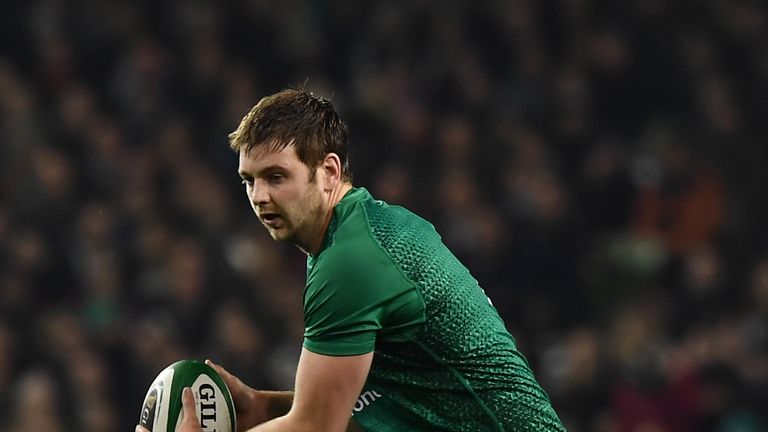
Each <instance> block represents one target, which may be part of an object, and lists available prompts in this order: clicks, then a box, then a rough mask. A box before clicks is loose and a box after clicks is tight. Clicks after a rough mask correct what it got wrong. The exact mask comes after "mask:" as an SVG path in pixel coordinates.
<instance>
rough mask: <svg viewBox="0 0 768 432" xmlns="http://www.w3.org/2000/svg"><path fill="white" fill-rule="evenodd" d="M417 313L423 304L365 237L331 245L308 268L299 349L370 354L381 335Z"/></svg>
mask: <svg viewBox="0 0 768 432" xmlns="http://www.w3.org/2000/svg"><path fill="white" fill-rule="evenodd" d="M421 317H423V302H421V301H420V296H419V295H418V293H417V292H416V288H415V287H414V286H413V284H412V283H410V282H409V281H408V280H406V279H405V277H404V276H403V275H402V273H401V272H400V271H399V269H398V268H397V267H396V266H395V264H394V263H393V262H392V260H391V259H390V258H389V257H388V256H387V255H386V254H385V253H384V252H383V251H382V250H381V249H379V248H378V247H377V246H376V245H373V244H372V242H371V241H369V242H365V241H358V242H354V244H350V245H344V247H335V248H332V249H330V250H327V251H326V252H325V253H323V254H321V255H320V256H319V257H318V258H317V260H316V262H315V263H314V265H313V268H312V269H311V270H310V271H309V274H308V277H307V287H306V291H305V293H304V321H305V330H304V347H305V348H306V349H308V350H310V351H312V352H315V353H318V354H324V355H339V356H344V355H359V354H365V353H369V352H372V351H373V350H374V348H375V344H376V340H377V337H378V336H379V335H380V334H381V333H382V332H386V333H392V332H395V333H396V332H397V331H398V329H407V328H409V327H411V326H412V325H413V324H415V323H416V322H417V321H419V320H420V318H421Z"/></svg>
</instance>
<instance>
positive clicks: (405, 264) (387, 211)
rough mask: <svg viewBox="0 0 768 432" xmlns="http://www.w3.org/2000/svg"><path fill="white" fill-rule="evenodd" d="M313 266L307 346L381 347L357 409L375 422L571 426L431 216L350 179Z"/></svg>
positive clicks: (458, 427)
mask: <svg viewBox="0 0 768 432" xmlns="http://www.w3.org/2000/svg"><path fill="white" fill-rule="evenodd" d="M307 270H308V274H307V287H306V290H305V295H304V310H305V320H306V332H305V340H304V346H305V347H306V348H307V349H309V350H311V351H313V352H317V353H320V354H328V355H354V354H362V353H366V352H370V351H371V350H373V351H375V353H374V360H373V365H372V367H371V371H370V373H369V375H368V380H367V382H366V384H365V387H364V389H363V393H362V394H361V397H360V399H359V400H358V403H357V405H356V406H355V410H354V412H353V415H354V419H355V421H356V422H357V423H358V424H360V425H361V426H362V427H364V428H365V429H366V430H368V431H375V432H378V431H381V432H384V431H486V430H487V431H502V430H504V431H561V430H564V428H563V426H562V425H561V423H560V421H559V419H558V418H557V415H556V414H555V412H554V410H553V408H552V406H551V404H550V401H549V398H548V397H547V395H546V394H545V393H544V391H543V390H542V389H541V387H540V386H539V384H538V383H537V382H536V380H535V378H534V376H533V373H532V372H531V370H530V368H529V366H528V363H527V361H526V360H525V358H524V357H523V356H522V354H520V352H518V350H517V348H516V346H515V341H514V339H513V338H512V336H511V335H510V334H509V332H508V331H507V330H506V328H505V326H504V323H503V322H502V320H501V319H500V318H499V315H498V313H497V312H496V310H495V309H494V307H493V306H492V305H491V303H490V301H489V300H488V298H487V297H486V295H485V293H484V292H483V291H482V289H480V287H479V286H478V283H477V281H476V280H475V279H474V278H473V277H472V276H471V275H470V274H469V271H468V270H467V269H466V268H465V267H464V266H463V265H462V264H461V263H460V262H459V261H458V259H457V258H456V257H455V256H454V255H453V254H452V253H451V252H450V251H449V250H448V249H447V248H446V247H445V245H444V244H443V243H442V241H441V239H440V236H439V235H438V234H437V232H436V231H435V229H434V227H433V226H432V225H431V224H430V223H428V222H427V221H425V220H424V219H422V218H420V217H418V216H416V215H414V214H413V213H411V212H409V211H408V210H406V209H404V208H402V207H398V206H392V205H388V204H386V203H384V202H382V201H378V200H374V199H373V198H372V197H371V196H370V194H369V193H368V191H366V190H365V189H363V188H358V189H353V190H352V191H351V192H349V193H348V194H347V195H346V196H345V197H344V199H342V201H341V202H340V203H339V204H338V205H337V206H336V208H335V210H334V217H333V219H332V221H331V225H330V226H329V229H328V233H327V235H326V239H325V243H324V248H323V249H322V251H321V252H320V253H319V254H317V255H316V256H314V257H309V258H308V261H307Z"/></svg>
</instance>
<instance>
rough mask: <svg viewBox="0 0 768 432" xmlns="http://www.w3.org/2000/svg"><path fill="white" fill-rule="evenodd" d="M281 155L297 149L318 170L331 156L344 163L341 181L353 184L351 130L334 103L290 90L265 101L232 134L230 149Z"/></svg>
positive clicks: (300, 91) (310, 94)
mask: <svg viewBox="0 0 768 432" xmlns="http://www.w3.org/2000/svg"><path fill="white" fill-rule="evenodd" d="M263 145H267V146H270V150H274V151H280V150H282V149H284V148H285V147H287V146H289V145H295V146H296V154H297V155H298V157H299V160H300V161H301V162H302V163H304V164H305V165H306V166H308V167H310V168H316V167H317V166H318V165H319V164H320V163H321V162H322V160H323V158H325V156H326V155H327V154H329V153H336V155H338V156H339V159H340V160H341V166H342V172H341V177H342V179H343V180H345V181H351V180H352V172H351V171H350V169H349V162H348V160H347V126H346V125H345V124H344V122H343V121H342V120H341V119H340V118H339V115H338V114H337V113H336V110H335V109H334V108H333V105H332V104H331V102H329V101H328V100H327V99H323V98H321V97H316V96H315V95H313V94H312V93H310V92H308V91H306V90H300V89H287V90H283V91H281V92H278V93H275V94H273V95H270V96H266V97H264V98H262V99H261V100H260V101H259V103H257V104H256V106H254V107H253V108H251V110H250V111H249V112H248V114H246V115H245V117H243V119H242V120H241V121H240V125H239V126H238V127H237V130H235V131H234V132H232V133H231V134H229V146H230V148H232V150H234V151H236V152H245V153H246V154H247V153H248V152H250V151H251V150H253V149H254V148H256V147H258V146H263Z"/></svg>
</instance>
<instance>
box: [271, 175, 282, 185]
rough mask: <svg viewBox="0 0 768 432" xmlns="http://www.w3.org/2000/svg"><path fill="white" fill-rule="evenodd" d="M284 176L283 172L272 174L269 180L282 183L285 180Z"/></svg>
mask: <svg viewBox="0 0 768 432" xmlns="http://www.w3.org/2000/svg"><path fill="white" fill-rule="evenodd" d="M283 179H284V177H283V175H282V174H270V176H269V177H267V181H269V182H270V183H280V182H281V181H283Z"/></svg>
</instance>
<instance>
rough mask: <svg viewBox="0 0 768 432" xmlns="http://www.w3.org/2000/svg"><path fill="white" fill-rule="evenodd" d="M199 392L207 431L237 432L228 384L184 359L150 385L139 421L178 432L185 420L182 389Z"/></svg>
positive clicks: (199, 411)
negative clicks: (182, 421)
mask: <svg viewBox="0 0 768 432" xmlns="http://www.w3.org/2000/svg"><path fill="white" fill-rule="evenodd" d="M185 387H189V388H191V389H192V393H193V394H194V395H195V410H196V411H197V419H198V420H200V426H201V427H202V428H203V432H235V431H236V430H237V428H236V424H237V423H236V422H237V420H236V418H235V408H234V405H233V404H232V395H231V394H230V393H229V389H228V388H227V385H226V384H225V383H224V380H223V379H221V377H220V376H219V374H218V373H216V371H215V370H214V369H213V368H212V367H210V366H208V365H207V364H205V363H203V362H200V361H197V360H181V361H178V362H176V363H174V364H172V365H170V366H168V367H167V368H165V369H163V370H162V371H161V372H160V374H159V375H157V378H155V380H154V381H153V382H152V385H151V386H150V387H149V391H148V392H147V396H146V397H145V398H144V403H143V404H142V407H141V416H140V418H139V424H140V425H142V426H144V427H145V428H147V429H149V430H150V431H151V432H171V431H178V430H179V427H180V426H181V420H182V419H183V411H182V405H181V392H182V390H184V388H185Z"/></svg>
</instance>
